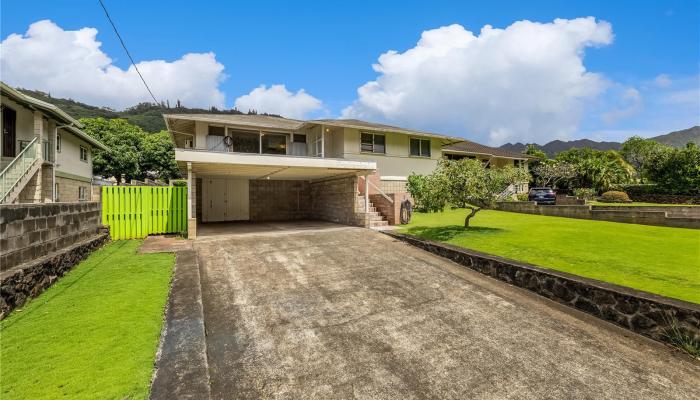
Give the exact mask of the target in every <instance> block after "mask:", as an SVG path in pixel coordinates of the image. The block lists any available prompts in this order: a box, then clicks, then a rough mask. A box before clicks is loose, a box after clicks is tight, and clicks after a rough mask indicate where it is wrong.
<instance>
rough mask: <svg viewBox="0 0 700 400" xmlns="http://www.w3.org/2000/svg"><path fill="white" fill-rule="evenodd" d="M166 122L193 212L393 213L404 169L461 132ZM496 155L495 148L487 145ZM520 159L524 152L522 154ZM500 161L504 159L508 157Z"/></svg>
mask: <svg viewBox="0 0 700 400" xmlns="http://www.w3.org/2000/svg"><path fill="white" fill-rule="evenodd" d="M164 118H165V123H166V126H167V129H168V131H169V132H170V134H171V136H172V138H173V141H174V143H175V147H176V149H175V159H176V161H177V163H178V165H179V166H180V168H181V170H182V172H183V174H184V175H185V176H186V177H187V180H188V185H189V187H190V191H189V199H188V218H189V224H188V226H189V229H190V232H189V233H190V236H195V235H196V226H197V222H215V221H240V220H243V221H270V220H294V219H305V218H312V219H321V220H328V221H333V222H340V223H344V224H350V225H361V226H378V225H385V224H386V223H387V221H386V219H388V220H389V222H390V223H395V222H396V215H395V214H396V213H395V211H396V210H397V205H398V203H399V202H400V200H402V199H403V198H405V197H406V180H407V177H408V176H409V175H410V174H411V173H413V172H415V173H419V174H429V173H431V172H432V171H433V170H434V169H435V167H436V166H437V162H438V160H439V159H440V158H441V157H443V147H445V146H451V145H455V144H457V143H459V142H462V141H463V139H461V138H457V137H450V136H446V135H439V134H435V133H430V132H423V131H417V130H411V129H405V128H399V127H395V126H389V125H383V124H375V123H370V122H365V121H359V120H346V119H334V120H330V119H326V120H311V121H300V120H292V119H287V118H280V117H271V116H263V115H219V114H170V115H164ZM491 159H492V160H493V161H492V162H494V165H495V164H496V163H499V162H501V158H500V157H499V156H498V155H496V154H492V155H491ZM522 160H523V161H526V158H525V157H524V156H523V157H522ZM504 162H505V161H504ZM507 162H510V163H512V162H513V159H511V158H509V159H508V161H507Z"/></svg>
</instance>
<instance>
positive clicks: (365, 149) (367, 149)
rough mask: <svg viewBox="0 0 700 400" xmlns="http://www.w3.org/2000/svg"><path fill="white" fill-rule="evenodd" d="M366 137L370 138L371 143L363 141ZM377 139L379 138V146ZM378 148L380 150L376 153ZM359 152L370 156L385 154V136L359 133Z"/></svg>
mask: <svg viewBox="0 0 700 400" xmlns="http://www.w3.org/2000/svg"><path fill="white" fill-rule="evenodd" d="M367 136H371V143H370V142H369V141H366V140H365V139H366V137H367ZM377 138H381V142H382V143H381V144H380V143H377ZM378 148H381V151H377V149H378ZM360 152H361V153H372V154H386V134H384V133H373V132H360Z"/></svg>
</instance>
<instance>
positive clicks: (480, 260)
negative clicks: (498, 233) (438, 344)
mask: <svg viewBox="0 0 700 400" xmlns="http://www.w3.org/2000/svg"><path fill="white" fill-rule="evenodd" d="M383 233H385V234H387V235H389V236H392V237H394V238H396V239H398V240H402V241H404V242H407V243H409V244H411V245H413V246H416V247H419V248H421V249H423V250H426V251H428V252H430V253H433V254H437V255H439V256H441V257H445V258H447V259H450V260H452V261H453V262H455V263H457V264H460V265H463V266H465V267H468V268H471V269H473V270H476V271H478V272H480V273H482V274H485V275H488V276H491V277H493V278H496V279H498V280H501V281H504V282H507V283H509V284H511V285H515V286H519V287H521V288H524V289H527V290H530V291H532V292H535V293H537V294H539V295H541V296H544V297H546V298H548V299H551V300H554V301H556V302H559V303H562V304H565V305H567V306H570V307H573V308H576V309H578V310H581V311H583V312H586V313H588V314H592V315H594V316H596V317H599V318H601V319H604V320H607V321H610V322H612V323H614V324H617V325H620V326H622V327H624V328H627V329H629V330H631V331H633V332H636V333H639V334H642V335H645V336H648V337H651V338H653V339H656V340H660V341H667V340H668V338H667V336H666V333H667V332H668V330H669V329H670V328H672V326H673V325H675V327H677V328H678V329H679V330H680V331H681V332H683V333H684V334H687V335H689V336H690V337H694V338H695V340H700V305H698V304H693V303H688V302H685V301H681V300H675V299H670V298H666V297H662V296H657V295H654V294H651V293H646V292H641V291H637V290H634V289H630V288H627V287H622V286H617V285H613V284H610V283H606V282H600V281H596V280H593V279H587V278H583V277H580V276H575V275H571V274H567V273H564V272H558V271H553V270H548V269H544V268H540V267H537V266H535V265H531V264H525V263H521V262H518V261H513V260H508V259H505V258H501V257H496V256H492V255H489V254H484V253H480V252H477V251H473V250H467V249H463V248H460V247H456V246H451V245H448V244H444V243H438V242H433V241H430V240H425V239H420V238H416V237H413V236H409V235H404V234H400V233H395V232H391V231H384V232H383Z"/></svg>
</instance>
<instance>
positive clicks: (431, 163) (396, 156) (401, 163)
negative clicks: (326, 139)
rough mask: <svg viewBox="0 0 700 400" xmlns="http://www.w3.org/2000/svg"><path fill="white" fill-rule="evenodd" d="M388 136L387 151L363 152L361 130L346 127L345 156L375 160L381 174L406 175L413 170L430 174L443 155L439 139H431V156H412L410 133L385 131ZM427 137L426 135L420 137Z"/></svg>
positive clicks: (361, 159) (354, 158) (359, 159)
mask: <svg viewBox="0 0 700 400" xmlns="http://www.w3.org/2000/svg"><path fill="white" fill-rule="evenodd" d="M384 135H385V138H386V142H385V143H386V153H385V154H376V153H362V152H361V151H360V131H359V130H358V129H350V128H345V130H344V142H343V143H344V148H343V158H347V159H351V160H358V161H374V162H376V163H377V172H378V173H379V175H381V176H402V177H406V176H408V175H410V174H411V173H412V172H415V173H417V174H429V173H431V172H433V170H435V167H436V166H437V162H438V160H439V159H440V157H441V156H442V152H441V143H440V141H439V140H438V139H434V138H431V139H430V145H431V147H430V158H425V157H412V156H410V147H409V140H410V138H411V137H413V136H410V135H405V134H400V133H384ZM416 137H417V138H420V139H426V138H425V137H418V136H416Z"/></svg>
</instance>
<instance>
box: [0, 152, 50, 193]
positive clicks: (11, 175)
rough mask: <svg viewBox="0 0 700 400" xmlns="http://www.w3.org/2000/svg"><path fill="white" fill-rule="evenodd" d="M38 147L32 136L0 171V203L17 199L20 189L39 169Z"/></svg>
mask: <svg viewBox="0 0 700 400" xmlns="http://www.w3.org/2000/svg"><path fill="white" fill-rule="evenodd" d="M38 147H39V145H38V139H37V138H34V140H32V141H31V142H29V144H28V145H27V147H25V148H24V149H22V151H20V153H19V154H18V155H17V157H15V158H14V159H13V160H12V161H10V163H9V164H8V165H7V167H5V168H4V169H3V170H2V172H0V204H10V203H13V202H14V201H15V200H17V198H18V197H19V194H20V193H21V192H22V189H24V187H25V186H26V185H27V183H28V182H29V181H30V180H31V179H32V177H34V174H36V173H37V172H38V171H39V170H40V169H41V160H40V157H39V151H38V150H39V149H38Z"/></svg>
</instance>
